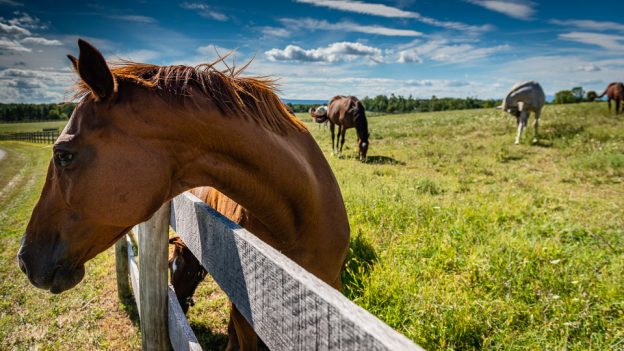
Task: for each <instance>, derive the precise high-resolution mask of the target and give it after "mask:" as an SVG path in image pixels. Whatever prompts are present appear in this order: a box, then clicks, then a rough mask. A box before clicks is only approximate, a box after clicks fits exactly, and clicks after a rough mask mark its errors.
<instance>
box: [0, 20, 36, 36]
mask: <svg viewBox="0 0 624 351" xmlns="http://www.w3.org/2000/svg"><path fill="white" fill-rule="evenodd" d="M0 33H3V34H8V35H30V31H29V30H28V29H26V28H22V27H20V26H17V25H14V24H5V23H0Z"/></svg>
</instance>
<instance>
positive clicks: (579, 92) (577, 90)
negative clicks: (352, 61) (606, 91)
mask: <svg viewBox="0 0 624 351" xmlns="http://www.w3.org/2000/svg"><path fill="white" fill-rule="evenodd" d="M570 91H571V92H572V95H573V96H574V97H575V98H576V100H577V102H581V101H583V97H584V96H585V91H583V87H574V88H572V90H570Z"/></svg>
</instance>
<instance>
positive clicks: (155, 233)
mask: <svg viewBox="0 0 624 351" xmlns="http://www.w3.org/2000/svg"><path fill="white" fill-rule="evenodd" d="M143 225H144V226H145V228H144V230H142V231H140V232H139V234H138V237H139V239H138V240H139V272H140V274H139V284H140V286H141V287H140V292H139V296H140V298H139V304H140V305H141V308H140V310H141V341H142V348H143V350H168V349H169V335H168V330H167V319H168V317H167V307H168V303H167V291H168V288H167V286H168V274H167V271H168V264H167V245H168V244H167V240H168V234H169V203H168V202H167V203H166V204H164V205H163V206H162V207H161V208H160V209H159V210H158V211H156V213H154V215H153V216H152V218H150V219H149V220H148V221H147V222H145V223H143ZM139 228H141V225H140V226H139Z"/></svg>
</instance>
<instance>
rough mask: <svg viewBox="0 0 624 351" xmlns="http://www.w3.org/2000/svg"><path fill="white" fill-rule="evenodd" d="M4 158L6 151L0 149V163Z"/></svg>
mask: <svg viewBox="0 0 624 351" xmlns="http://www.w3.org/2000/svg"><path fill="white" fill-rule="evenodd" d="M5 157H6V151H4V150H2V149H0V161H2V160H3V159H4V158H5Z"/></svg>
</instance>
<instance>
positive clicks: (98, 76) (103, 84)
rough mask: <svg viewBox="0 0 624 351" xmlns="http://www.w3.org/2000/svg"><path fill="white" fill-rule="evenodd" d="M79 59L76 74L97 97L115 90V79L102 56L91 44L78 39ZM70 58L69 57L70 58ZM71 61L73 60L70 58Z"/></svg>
mask: <svg viewBox="0 0 624 351" xmlns="http://www.w3.org/2000/svg"><path fill="white" fill-rule="evenodd" d="M78 47H79V48H80V59H79V60H78V74H79V75H80V78H82V80H83V81H84V82H85V83H87V85H88V86H89V88H91V91H93V94H95V96H96V97H97V98H98V99H102V100H104V99H107V98H109V97H111V96H113V93H114V92H115V79H114V78H113V74H112V73H111V71H110V69H109V68H108V65H107V64H106V60H104V56H102V54H101V53H100V52H99V51H98V50H97V49H96V48H95V47H93V45H91V44H89V43H87V42H86V41H84V40H82V39H78ZM70 60H71V59H70ZM72 61H73V60H72Z"/></svg>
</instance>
